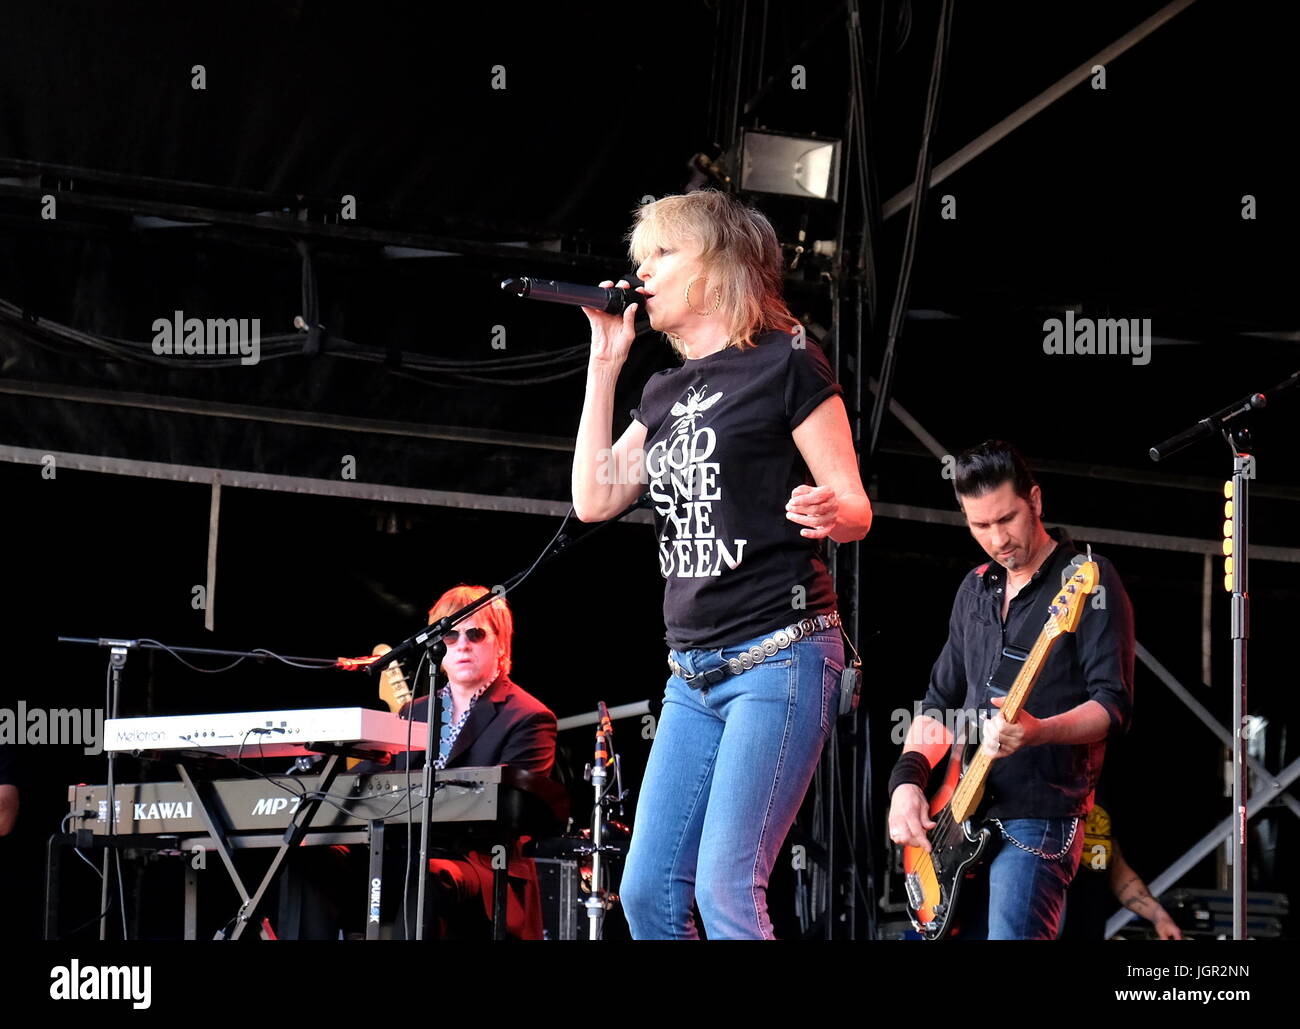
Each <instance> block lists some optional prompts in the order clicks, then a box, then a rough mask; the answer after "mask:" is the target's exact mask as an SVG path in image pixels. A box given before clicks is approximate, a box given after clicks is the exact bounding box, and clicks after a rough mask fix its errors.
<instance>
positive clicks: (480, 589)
mask: <svg viewBox="0 0 1300 1029" xmlns="http://www.w3.org/2000/svg"><path fill="white" fill-rule="evenodd" d="M490 592H492V591H491V590H489V589H487V588H486V587H484V586H466V585H464V584H463V583H462V584H461V585H459V586H453V587H452V588H451V589H449V590H448V591H447V592H446V593H444V594H443V595H442V596H441V597H439V598H438V599H437V600H436V601H434V604H433V607H431V608H429V624H430V625H432V624H433V623H434V622H436V621H438V619H440V618H445V617H446V616H447V615H449V614H451V613H452V612H453V611H459V610H460V609H461V608H462V607H464V606H465V605H466V604H471V603H473V602H474V601H475V600H478V598H479V597H481V596H483V595H484V594H485V593H490ZM475 614H477V615H481V616H482V618H483V621H485V622H487V625H488V628H489V629H491V630H492V635H493V636H495V637H496V645H497V653H498V654H499V655H500V657H501V674H502V675H509V674H510V664H511V658H510V644H511V640H512V639H513V637H514V634H515V618H514V615H512V614H511V613H510V605H509V604H507V603H506V598H505V597H497V598H496V600H494V601H492V602H491V603H490V604H484V605H483V606H482V607H481V608H479V609H478V611H476V612H475Z"/></svg>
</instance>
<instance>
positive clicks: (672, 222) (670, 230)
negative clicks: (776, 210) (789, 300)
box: [627, 189, 799, 354]
mask: <svg viewBox="0 0 1300 1029" xmlns="http://www.w3.org/2000/svg"><path fill="white" fill-rule="evenodd" d="M627 239H628V253H629V254H630V255H631V257H632V260H633V261H635V262H636V263H637V264H638V265H640V264H641V262H642V261H644V260H645V259H646V258H647V257H649V256H650V255H651V254H652V253H654V251H655V250H656V249H658V248H659V247H677V246H680V245H681V244H683V243H687V242H689V243H691V244H694V245H695V246H697V247H699V250H700V264H701V266H702V267H703V269H704V271H705V273H706V274H707V275H708V277H709V285H710V286H711V287H716V288H717V289H718V291H719V293H720V294H721V300H720V301H719V303H718V313H719V314H720V315H721V316H722V319H723V321H724V322H725V323H726V327H727V335H728V337H730V338H729V340H728V342H727V345H728V346H734V347H738V348H740V349H745V348H747V347H751V346H753V345H754V337H755V336H756V335H758V334H759V333H760V332H764V331H767V330H770V329H781V330H783V331H785V332H793V331H794V330H795V329H796V328H797V327H798V325H799V322H798V320H797V319H796V318H795V316H794V315H792V314H791V313H790V308H789V307H787V306H786V303H785V300H784V299H783V298H782V296H781V288H782V285H783V282H784V280H785V262H784V260H783V258H782V256H781V244H780V243H779V242H778V241H777V238H776V231H775V230H774V229H773V228H772V223H771V222H769V221H768V220H767V218H766V217H765V216H764V215H763V214H762V213H761V212H759V211H756V210H755V209H754V208H752V207H749V206H747V205H745V204H743V203H741V202H740V201H739V200H736V199H735V198H734V197H732V196H729V195H728V194H726V193H722V192H719V191H718V190H716V189H703V190H700V191H699V192H696V193H686V194H683V195H677V196H666V197H663V198H662V199H659V200H656V201H654V202H653V203H649V204H644V205H642V206H641V207H639V208H637V210H636V223H635V224H634V225H633V226H632V229H631V231H630V232H629V233H628V236H627ZM696 303H697V304H705V305H706V306H709V302H708V301H703V300H696ZM668 338H669V342H671V343H672V345H673V349H674V350H676V351H677V352H678V353H679V354H681V353H684V351H683V348H682V346H681V344H680V342H679V341H678V340H677V339H676V338H674V337H672V336H669V337H668Z"/></svg>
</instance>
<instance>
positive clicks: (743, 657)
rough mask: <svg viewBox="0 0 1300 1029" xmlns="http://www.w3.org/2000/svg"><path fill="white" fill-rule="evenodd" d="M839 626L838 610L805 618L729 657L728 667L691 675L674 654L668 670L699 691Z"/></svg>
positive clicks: (723, 666) (669, 661)
mask: <svg viewBox="0 0 1300 1029" xmlns="http://www.w3.org/2000/svg"><path fill="white" fill-rule="evenodd" d="M839 624H840V614H839V612H838V611H832V612H831V613H830V614H828V615H816V616H815V617H813V618H801V619H800V620H799V621H797V622H794V623H793V624H791V625H787V626H786V627H785V628H784V629H779V630H777V631H776V632H774V633H772V635H771V636H769V637H768V638H767V639H765V640H763V642H762V643H755V644H754V645H753V646H752V647H750V648H749V649H748V650H745V651H742V652H741V653H740V654H739V656H737V657H732V658H728V659H727V661H726V663H725V664H721V665H719V666H718V667H717V668H710V669H709V670H708V671H707V672H687V671H686V670H685V669H684V668H682V666H681V665H679V664H678V663H677V662H676V661H674V660H673V658H672V655H671V654H670V655H668V667H669V668H670V669H671V670H672V673H673V675H676V676H678V677H680V678H681V680H682V681H683V682H684V683H686V685H687V686H689V687H690V688H691V689H693V690H698V689H699V688H700V687H701V686H716V685H717V684H718V683H720V682H721V681H722V680H723V679H725V678H726V677H727V676H728V675H740V674H741V673H742V672H747V671H749V670H750V669H751V668H753V667H754V666H755V665H758V664H762V663H763V662H764V661H766V660H767V659H768V658H769V657H772V656H774V655H775V654H776V653H777V652H778V651H782V650H785V649H786V648H787V647H788V646H790V644H791V643H795V642H796V641H798V640H801V639H803V638H804V637H805V636H811V635H812V634H813V633H815V632H822V631H824V630H826V629H834V628H835V627H836V626H837V625H839Z"/></svg>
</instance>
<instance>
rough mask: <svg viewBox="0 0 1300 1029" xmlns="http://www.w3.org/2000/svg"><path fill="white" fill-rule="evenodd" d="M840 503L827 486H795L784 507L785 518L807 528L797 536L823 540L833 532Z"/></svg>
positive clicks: (801, 530)
mask: <svg viewBox="0 0 1300 1029" xmlns="http://www.w3.org/2000/svg"><path fill="white" fill-rule="evenodd" d="M839 510H840V501H839V498H838V497H837V496H836V495H835V491H834V490H833V489H831V487H829V486H807V485H802V486H796V487H795V488H794V490H793V491H792V492H791V493H790V499H789V500H788V501H787V502H786V505H785V516H786V517H787V518H788V519H790V521H792V522H798V523H799V524H800V525H803V526H807V528H804V529H800V530H799V535H800V536H803V537H806V538H807V539H814V540H819V539H825V538H826V537H827V536H829V535H830V534H831V533H832V532H834V531H835V525H836V522H837V520H838V518H839Z"/></svg>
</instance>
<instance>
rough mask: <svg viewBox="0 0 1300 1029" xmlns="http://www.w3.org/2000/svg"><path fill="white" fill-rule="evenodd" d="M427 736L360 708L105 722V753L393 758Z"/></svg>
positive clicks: (418, 725) (423, 729)
mask: <svg viewBox="0 0 1300 1029" xmlns="http://www.w3.org/2000/svg"><path fill="white" fill-rule="evenodd" d="M408 733H409V736H408ZM427 733H428V726H427V725H426V724H425V723H424V722H408V721H406V720H404V719H402V718H398V717H397V715H395V714H391V713H390V712H388V711H371V710H369V709H368V708H363V707H326V708H316V709H307V710H302V711H240V712H236V713H232V714H223V715H165V716H162V717H148V718H110V719H108V721H106V722H105V723H104V749H105V750H113V751H118V752H121V751H136V750H139V751H150V750H202V751H206V752H208V753H215V754H219V755H221V756H223V757H244V758H258V757H299V756H302V755H305V754H311V753H314V752H315V751H314V748H313V746H312V745H313V744H338V745H347V744H353V745H356V746H357V747H358V748H359V749H363V750H372V751H384V752H386V753H389V754H396V753H400V752H402V751H405V750H408V749H409V750H423V749H424V744H425V740H426V736H427ZM408 739H409V740H410V746H409V747H408V746H407V740H408Z"/></svg>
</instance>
